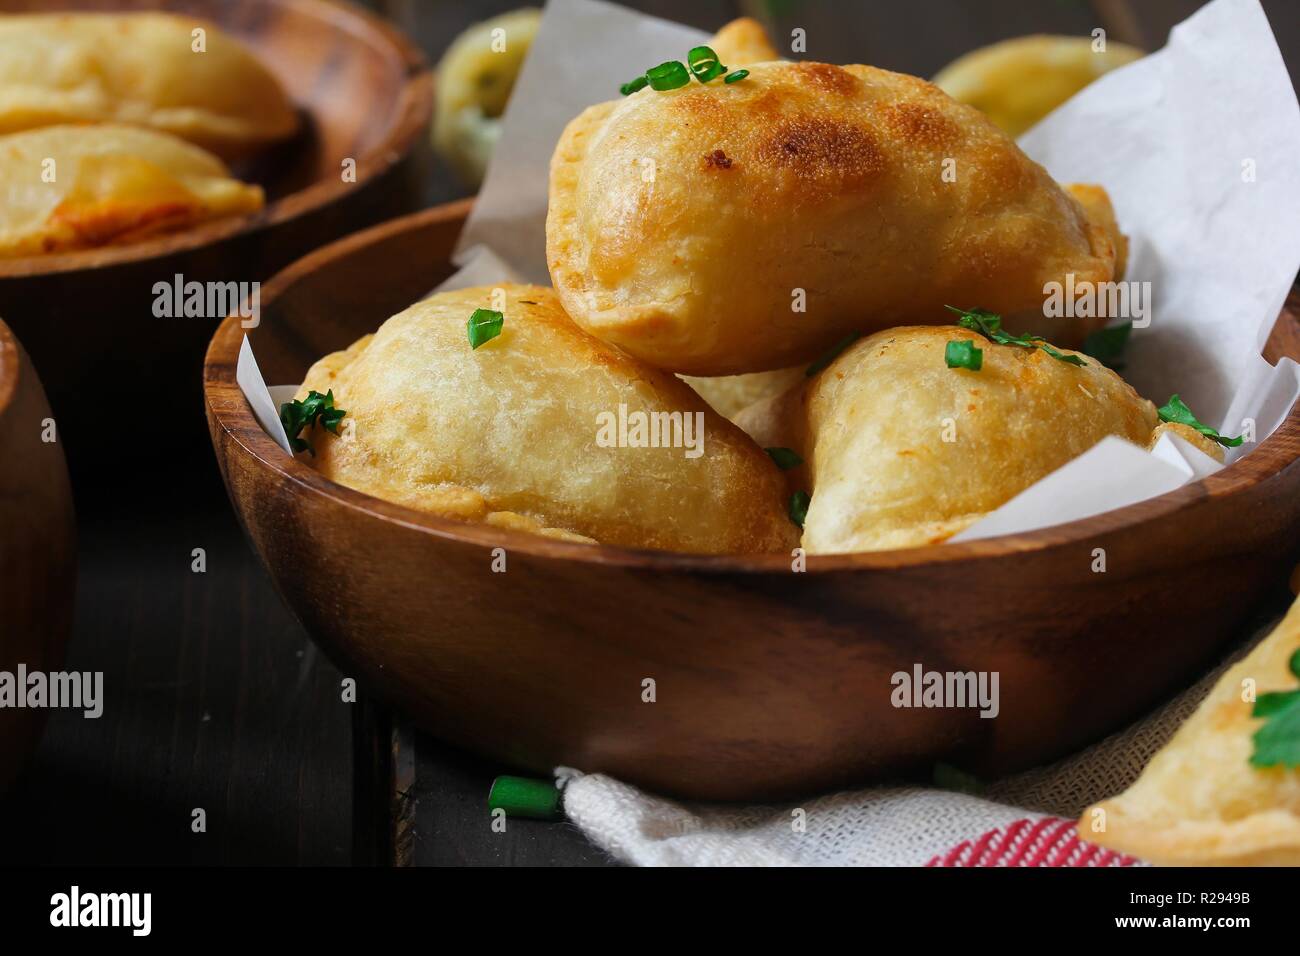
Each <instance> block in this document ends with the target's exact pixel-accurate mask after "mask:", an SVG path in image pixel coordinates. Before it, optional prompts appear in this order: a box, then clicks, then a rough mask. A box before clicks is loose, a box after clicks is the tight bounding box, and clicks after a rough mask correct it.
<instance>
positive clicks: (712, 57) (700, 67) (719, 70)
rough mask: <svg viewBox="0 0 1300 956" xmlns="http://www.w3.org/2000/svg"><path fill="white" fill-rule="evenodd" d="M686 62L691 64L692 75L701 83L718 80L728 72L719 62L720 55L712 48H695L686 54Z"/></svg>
mask: <svg viewBox="0 0 1300 956" xmlns="http://www.w3.org/2000/svg"><path fill="white" fill-rule="evenodd" d="M686 62H687V63H689V64H690V67H691V73H693V74H694V75H695V78H696V79H697V80H699V81H700V82H701V83H707V82H709V80H716V79H717V78H718V77H720V76H721V75H722V74H723V73H726V72H727V68H726V67H725V66H723V65H722V64H721V63H719V62H718V54H716V53H714V52H713V48H712V47H707V46H697V47H695V48H694V49H692V50H691V52H690V53H688V54H686Z"/></svg>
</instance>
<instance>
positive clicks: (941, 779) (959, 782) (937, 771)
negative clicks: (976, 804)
mask: <svg viewBox="0 0 1300 956" xmlns="http://www.w3.org/2000/svg"><path fill="white" fill-rule="evenodd" d="M934 785H935V786H936V787H939V788H940V789H941V790H955V791H957V792H958V793H970V794H982V793H983V792H984V784H983V783H982V782H981V781H980V778H979V777H977V776H975V775H974V774H973V773H967V772H966V771H965V770H962V769H961V768H960V767H954V766H953V765H952V764H950V763H937V764H935V765H934Z"/></svg>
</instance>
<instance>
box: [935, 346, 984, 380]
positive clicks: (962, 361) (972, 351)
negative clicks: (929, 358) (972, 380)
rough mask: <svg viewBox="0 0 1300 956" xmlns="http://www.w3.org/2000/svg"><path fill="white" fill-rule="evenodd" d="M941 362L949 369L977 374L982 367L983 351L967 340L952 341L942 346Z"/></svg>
mask: <svg viewBox="0 0 1300 956" xmlns="http://www.w3.org/2000/svg"><path fill="white" fill-rule="evenodd" d="M943 360H944V361H945V362H947V363H948V367H949V368H966V369H970V370H971V371H972V372H978V371H979V370H980V369H981V368H983V367H984V350H983V349H979V348H976V347H975V343H974V342H972V341H970V340H969V339H954V340H953V341H951V342H949V343H948V344H947V345H946V346H944V350H943Z"/></svg>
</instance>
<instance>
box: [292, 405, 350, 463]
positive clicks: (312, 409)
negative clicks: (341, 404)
mask: <svg viewBox="0 0 1300 956" xmlns="http://www.w3.org/2000/svg"><path fill="white" fill-rule="evenodd" d="M346 414H347V412H345V411H344V410H343V409H341V408H335V407H334V389H332V388H331V389H330V390H329V391H328V392H326V393H325V394H324V395H322V394H321V393H320V392H317V391H315V390H313V391H310V392H308V393H307V397H306V398H304V399H302V400H301V401H299V400H298V399H296V398H295V399H294V400H293V401H292V402H285V403H284V404H283V405H281V406H280V424H281V425H283V426H284V431H285V434H286V435H288V436H289V447H290V448H292V449H293V450H294V451H308V452H311V453H312V455H313V456H314V455H315V454H316V449H315V448H313V447H312V444H311V441H310V440H308V439H306V438H300V437H298V436H299V435H300V434H301V432H302V430H303V429H304V428H306V429H311V428H312V426H314V425H315V424H316V423H317V422H319V423H320V424H321V425H322V426H323V427H324V428H325V429H326V430H327V431H330V432H333V433H334V434H335V435H337V434H338V433H339V423H340V422H342V421H343V416H344V415H346Z"/></svg>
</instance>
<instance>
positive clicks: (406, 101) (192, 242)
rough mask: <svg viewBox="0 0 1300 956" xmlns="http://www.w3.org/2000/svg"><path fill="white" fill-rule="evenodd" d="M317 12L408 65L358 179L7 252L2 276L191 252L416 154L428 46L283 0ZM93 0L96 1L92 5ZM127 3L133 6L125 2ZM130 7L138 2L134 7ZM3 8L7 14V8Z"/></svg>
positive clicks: (429, 95) (343, 0) (319, 1)
mask: <svg viewBox="0 0 1300 956" xmlns="http://www.w3.org/2000/svg"><path fill="white" fill-rule="evenodd" d="M281 2H288V3H291V4H292V5H294V6H299V7H304V8H307V9H310V10H313V11H317V13H316V15H317V16H318V17H320V18H321V19H323V20H329V21H333V22H334V23H336V24H338V25H339V26H340V28H341V29H343V30H345V31H346V32H348V33H351V34H353V35H354V36H355V37H356V39H357V42H358V43H371V44H374V43H379V44H381V45H383V46H384V47H386V48H387V50H388V52H389V53H390V54H395V55H396V58H397V60H398V61H399V62H400V63H401V64H402V65H403V67H404V68H405V80H404V81H403V83H402V92H401V95H400V96H399V97H398V100H397V102H396V103H395V104H394V108H393V111H392V117H393V118H392V122H391V123H390V125H389V128H388V129H387V130H386V131H385V134H384V138H383V140H382V142H380V143H378V144H377V145H376V146H375V147H374V148H373V149H371V150H370V151H369V152H366V153H364V154H362V155H361V156H358V157H357V168H356V174H357V178H356V181H355V182H348V183H345V182H343V180H342V179H341V178H339V177H330V178H327V179H319V180H317V181H316V182H314V183H312V184H310V185H309V186H305V187H304V188H302V189H299V190H298V191H297V192H292V193H290V194H289V195H287V196H282V197H281V198H279V199H276V200H273V201H272V202H269V203H267V204H266V206H264V207H263V208H262V209H259V210H258V211H257V212H254V213H249V214H248V215H246V216H232V217H229V218H225V219H215V220H213V221H212V222H208V223H203V224H201V225H199V226H195V227H194V228H193V229H186V230H183V231H180V232H170V233H163V234H161V235H158V236H155V237H152V238H149V239H145V240H142V241H140V242H132V243H128V244H125V245H120V246H113V245H110V246H100V247H97V248H94V249H81V250H78V251H76V252H66V253H59V254H58V255H42V256H22V257H17V258H12V259H0V279H7V278H18V277H26V276H37V275H50V274H57V273H62V272H79V271H82V270H87V269H102V268H106V267H109V266H116V265H122V264H124V263H128V262H138V261H141V260H144V259H151V258H154V257H156V256H161V255H171V254H172V253H176V252H187V251H190V250H194V249H198V248H201V247H203V246H209V245H213V244H214V243H217V242H220V241H222V240H223V239H229V238H231V237H232V236H237V235H242V234H244V233H251V232H257V231H261V230H263V229H269V228H271V227H272V226H278V225H280V224H282V223H285V222H289V221H290V220H293V219H297V218H298V217H300V216H303V215H305V214H307V213H309V212H313V211H315V210H317V209H321V208H323V207H325V206H328V205H329V204H330V203H332V202H334V201H335V200H337V199H339V198H340V197H342V196H343V195H344V194H345V193H347V192H348V191H350V190H354V189H358V188H360V187H361V186H363V185H364V184H366V183H367V182H369V181H370V180H372V179H374V178H376V177H378V176H380V175H382V174H384V173H385V172H387V171H388V170H390V169H392V168H393V167H394V166H396V165H397V164H398V163H399V162H401V161H402V160H403V159H405V158H406V156H407V155H409V154H410V152H411V149H412V148H413V147H414V146H415V144H416V142H417V141H418V140H419V138H420V136H421V134H422V133H423V131H424V130H425V129H426V128H427V127H428V124H429V121H430V119H431V118H432V116H433V68H432V67H431V66H430V65H429V62H428V60H426V59H425V56H424V54H423V53H422V52H421V51H420V49H419V48H418V47H417V46H416V45H415V44H414V43H413V42H411V40H409V39H408V38H407V37H406V36H405V34H403V33H402V32H401V31H400V30H398V29H397V27H395V26H394V25H393V24H391V23H389V22H388V21H387V20H385V19H384V18H383V17H381V16H379V15H378V14H375V13H371V12H370V11H369V10H366V9H364V8H362V7H359V6H356V5H354V4H353V3H351V2H349V0H281ZM89 7H90V5H88V9H89ZM118 7H119V4H115V3H105V4H102V5H95V6H94V12H111V10H113V9H116V8H118ZM121 9H123V10H125V9H128V8H127V7H121ZM130 9H136V8H135V7H130ZM4 12H5V11H4V10H0V13H4Z"/></svg>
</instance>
